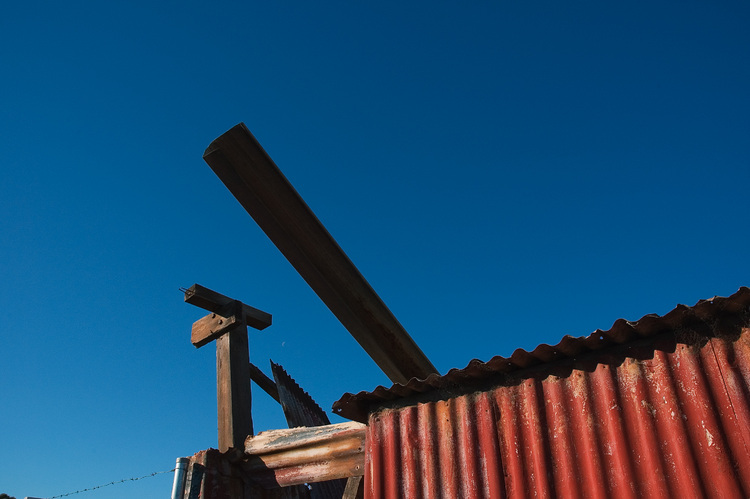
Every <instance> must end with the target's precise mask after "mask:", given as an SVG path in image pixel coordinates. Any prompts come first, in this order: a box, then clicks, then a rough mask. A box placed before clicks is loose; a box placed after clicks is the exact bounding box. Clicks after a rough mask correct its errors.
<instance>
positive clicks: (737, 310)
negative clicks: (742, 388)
mask: <svg viewBox="0 0 750 499" xmlns="http://www.w3.org/2000/svg"><path fill="white" fill-rule="evenodd" d="M748 324H750V288H747V287H744V286H743V287H741V288H740V289H739V290H738V291H737V292H736V293H734V294H733V295H731V296H729V297H713V298H710V299H707V300H700V301H698V303H696V304H695V305H693V306H692V307H688V306H686V305H677V307H675V308H674V309H673V310H672V311H670V312H668V313H667V314H665V315H664V316H659V315H657V314H649V315H646V316H644V317H642V318H641V319H639V320H638V321H634V322H632V321H627V320H624V319H618V320H617V321H615V323H614V324H613V325H612V327H611V328H610V329H609V330H607V331H602V330H599V329H597V330H596V331H594V332H593V333H591V334H590V335H588V336H582V337H573V336H569V335H566V336H564V337H563V338H562V339H561V340H560V342H559V343H558V344H557V345H554V346H551V345H547V344H541V345H539V346H537V347H536V348H535V349H534V350H533V351H531V352H528V351H525V350H523V349H517V350H516V351H515V352H513V354H512V355H511V356H510V357H507V358H506V357H502V356H495V357H493V358H492V359H490V360H489V361H487V362H482V361H480V360H477V359H474V360H472V361H471V362H469V364H468V365H467V366H466V367H465V368H463V369H456V368H454V369H451V370H450V371H448V372H447V373H446V374H444V375H442V376H438V375H431V376H429V377H428V378H426V379H424V380H420V379H417V378H412V379H411V380H409V382H408V383H407V384H406V385H402V384H398V383H397V384H394V385H393V386H391V387H390V388H386V387H384V386H378V387H377V388H375V390H373V391H371V392H366V391H362V392H359V393H357V394H352V393H345V394H344V395H343V396H342V397H341V399H339V400H338V401H337V402H335V403H334V404H333V411H334V412H335V413H336V414H338V415H340V416H343V417H345V418H348V419H352V420H355V421H360V422H366V421H367V414H368V413H369V412H371V411H372V410H376V409H378V408H380V407H383V406H385V405H387V404H388V403H389V402H392V401H395V400H399V399H402V398H406V397H410V396H414V395H420V396H427V395H429V394H431V393H433V392H440V391H443V392H446V391H447V392H452V393H449V395H448V396H455V395H458V394H460V393H466V392H469V391H473V390H475V389H480V390H482V389H487V388H488V387H487V386H481V385H482V384H483V383H486V382H487V381H488V380H489V381H491V382H492V383H494V384H496V385H499V384H501V383H503V380H507V379H508V378H515V379H517V378H518V377H520V376H523V375H528V376H529V377H531V376H533V375H534V372H535V371H538V370H539V369H544V368H550V367H554V366H555V365H558V364H560V363H565V362H566V361H567V362H568V363H569V362H570V361H588V362H594V363H596V362H597V361H604V358H605V357H609V356H610V355H616V356H621V355H622V354H623V348H626V347H629V346H632V347H636V348H637V347H638V346H639V345H642V344H655V343H656V342H659V340H660V337H661V336H664V337H665V338H664V339H665V340H666V343H663V344H662V345H661V348H669V346H670V345H674V340H677V341H679V342H681V343H685V344H693V343H697V342H699V341H701V340H702V339H703V338H706V337H711V336H715V335H716V334H717V333H716V331H736V333H737V334H739V333H740V329H741V327H743V326H747V325H748ZM670 338H671V339H672V341H669V340H670ZM598 357H600V359H597V358H598ZM535 368H536V369H535Z"/></svg>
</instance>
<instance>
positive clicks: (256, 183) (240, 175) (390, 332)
mask: <svg viewBox="0 0 750 499" xmlns="http://www.w3.org/2000/svg"><path fill="white" fill-rule="evenodd" d="M203 159H204V160H205V161H206V163H208V164H209V166H210V167H211V169H212V170H213V171H214V173H216V175H217V176H218V177H219V178H220V179H221V181H222V182H223V183H224V185H226V187H227V188H228V189H229V191H230V192H231V193H232V194H233V195H234V197H235V198H237V200H238V201H239V202H240V204H241V205H242V206H243V207H244V208H245V210H247V212H248V213H249V214H250V216H252V217H253V218H254V219H255V221H256V222H257V223H258V225H259V226H260V227H261V229H263V231H264V232H265V233H266V235H267V236H268V237H269V238H270V239H271V241H273V243H274V244H275V245H276V247H277V248H279V250H280V251H281V253H282V254H283V255H284V256H285V257H286V258H287V260H289V262H290V263H291V264H292V265H293V266H294V268H295V269H296V270H297V272H299V274H300V275H301V276H302V277H303V278H304V279H305V281H307V283H308V284H309V285H310V287H311V288H312V289H313V290H314V291H315V292H316V293H317V295H318V296H319V297H320V298H321V300H323V302H324V303H325V304H326V305H327V306H328V308H329V309H330V310H331V311H332V312H333V314H334V315H335V316H336V317H337V318H338V319H339V321H341V323H342V324H343V325H344V327H346V329H347V330H348V331H349V333H351V335H352V336H353V337H354V338H355V339H356V340H357V341H358V342H359V344H360V345H361V346H362V348H364V350H365V351H366V352H367V353H368V354H369V355H370V357H371V358H372V359H373V360H374V361H375V363H376V364H377V365H378V366H379V367H380V368H381V369H382V370H383V372H384V373H385V374H386V375H387V376H388V377H389V378H390V379H391V381H393V382H395V383H406V382H408V381H409V380H410V379H411V378H420V379H424V378H426V377H427V376H429V375H430V374H433V373H437V369H435V366H433V365H432V363H431V362H430V361H429V359H428V358H427V357H426V356H425V354H424V353H423V352H422V351H421V350H420V349H419V347H418V346H417V344H416V343H415V342H414V340H413V339H412V338H411V337H410V336H409V334H408V333H407V332H406V331H405V330H404V328H403V326H401V324H400V323H399V322H398V320H396V318H395V317H394V316H393V314H392V313H391V311H390V310H389V309H388V307H387V306H386V305H385V304H384V303H383V301H382V300H381V299H380V297H379V296H378V295H377V293H375V291H374V290H373V289H372V287H371V286H370V284H369V283H368V282H367V281H366V280H365V278H364V277H363V276H362V274H361V273H360V272H359V271H358V270H357V268H356V267H355V266H354V264H353V263H352V262H351V260H349V258H348V257H347V256H346V254H345V253H344V251H343V250H342V249H341V248H340V247H339V245H338V244H337V243H336V241H335V240H334V239H333V237H331V235H330V234H329V233H328V231H327V230H326V229H325V227H324V226H323V224H322V223H321V222H320V221H319V220H318V219H317V217H316V216H315V214H314V213H313V212H312V210H310V208H309V207H308V206H307V204H305V202H304V201H303V200H302V198H301V197H300V195H299V194H298V193H297V191H295V190H294V187H292V185H291V184H290V183H289V181H288V180H287V179H286V177H284V175H283V174H282V173H281V171H280V170H279V169H278V167H277V166H276V165H275V164H274V162H273V160H272V159H271V158H270V157H269V156H268V154H267V153H266V152H265V151H264V150H263V148H262V147H261V146H260V144H259V143H258V142H257V140H255V137H253V135H252V134H251V133H250V131H249V130H248V129H247V128H246V127H245V125H244V124H242V123H240V124H239V125H237V126H235V127H234V128H232V129H231V130H229V131H228V132H226V133H224V134H223V135H222V136H220V137H219V138H217V139H216V140H214V141H213V142H212V143H211V145H209V147H208V148H207V149H206V152H205V153H204V155H203Z"/></svg>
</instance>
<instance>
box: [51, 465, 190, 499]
mask: <svg viewBox="0 0 750 499" xmlns="http://www.w3.org/2000/svg"><path fill="white" fill-rule="evenodd" d="M175 469H176V468H172V469H171V470H167V471H155V472H153V473H151V474H149V475H144V476H139V477H134V478H124V479H122V480H115V481H114V482H109V483H105V484H103V485H97V486H96V487H89V488H87V489H81V490H76V491H75V492H67V493H65V494H60V495H59V496H52V497H48V498H47V499H58V498H59V497H68V496H72V495H74V494H80V493H81V492H90V491H92V490H96V489H101V488H103V487H109V486H110V485H117V484H120V483H125V482H135V481H137V480H143V479H144V478H151V477H152V476H156V475H163V474H165V473H172V472H173V471H174V470H175Z"/></svg>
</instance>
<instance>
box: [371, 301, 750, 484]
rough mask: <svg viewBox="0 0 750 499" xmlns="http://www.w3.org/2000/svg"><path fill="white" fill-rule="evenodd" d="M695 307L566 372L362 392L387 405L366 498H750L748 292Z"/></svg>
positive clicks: (377, 418)
mask: <svg viewBox="0 0 750 499" xmlns="http://www.w3.org/2000/svg"><path fill="white" fill-rule="evenodd" d="M722 300H725V301H722ZM702 303H703V302H701V303H699V305H698V306H697V310H691V309H686V308H684V307H683V308H681V309H679V311H680V314H681V317H683V318H687V320H686V322H684V323H680V321H676V320H675V318H674V317H672V318H671V319H669V321H668V322H671V324H669V325H670V327H672V330H673V331H671V332H670V329H669V328H665V327H664V326H665V324H664V323H661V324H660V323H659V320H657V319H656V318H654V317H649V318H648V320H647V321H646V323H645V324H646V325H647V326H648V328H652V329H651V330H652V331H658V332H656V333H655V334H654V335H653V336H651V337H649V336H648V335H636V336H632V337H631V339H630V340H629V341H626V342H624V343H621V344H614V343H613V344H612V345H610V347H612V348H609V349H606V348H603V349H601V350H598V351H596V352H595V353H593V354H591V357H590V358H588V359H584V360H581V361H575V362H569V363H568V364H567V365H568V366H569V367H567V368H565V369H561V368H560V365H559V364H560V363H559V362H557V363H550V365H549V368H548V369H547V370H546V371H545V369H544V367H545V366H544V363H542V364H539V363H534V362H530V361H529V359H528V358H526V359H525V362H526V365H527V366H529V365H530V368H528V367H527V368H526V370H520V369H516V370H514V371H513V373H514V376H513V377H507V378H503V377H499V378H498V377H494V378H492V379H493V380H495V381H497V384H495V385H494V386H489V387H487V388H485V389H484V390H480V391H469V390H467V391H466V393H461V392H459V393H457V394H455V391H456V390H457V388H456V386H457V385H458V383H457V377H458V375H457V374H456V372H454V371H452V372H451V373H449V374H448V375H446V376H444V377H443V378H449V381H451V382H452V387H453V388H452V390H453V391H454V393H453V394H452V393H448V394H447V395H445V394H444V392H441V391H440V390H441V388H442V387H443V386H445V385H443V384H442V383H443V380H440V379H433V380H431V381H430V380H425V382H424V383H422V384H420V385H419V388H420V392H417V393H415V392H413V391H411V389H413V388H415V387H417V385H416V384H413V385H412V386H411V388H410V387H408V386H407V387H403V386H401V387H398V386H396V387H394V388H393V389H392V390H393V391H394V392H398V391H400V390H402V389H403V392H401V393H406V394H407V398H403V399H402V400H403V403H401V404H399V402H398V400H399V399H398V398H397V397H395V396H391V395H394V394H393V393H390V394H388V393H386V394H384V393H383V392H380V393H378V394H365V396H364V398H365V400H367V401H368V402H369V403H372V402H373V401H375V400H380V401H382V402H385V401H388V403H389V406H388V408H382V409H377V408H376V409H374V410H371V411H370V415H369V419H368V426H367V439H366V452H365V470H366V471H365V497H368V498H381V497H387V498H396V497H410V498H421V497H472V498H475V497H476V498H496V497H497V498H500V497H558V496H559V497H618V498H619V497H632V498H635V497H680V498H682V497H714V498H735V497H736V498H741V497H750V329H749V328H748V327H747V323H748V319H749V316H750V293H748V292H747V290H746V289H745V290H741V292H740V293H739V294H738V295H735V296H734V297H731V298H729V299H716V298H715V299H713V300H711V302H710V303H709V304H708V305H709V307H708V308H706V307H705V306H704V305H703V304H702ZM717 305H718V306H719V308H715V307H716V306H717ZM711 310H713V311H714V312H716V314H715V315H712V314H711V313H708V312H710V311H711ZM733 315H734V317H733ZM696 316H700V318H701V322H699V323H697V324H696V323H694V320H695V317H696ZM634 324H635V323H628V327H631V328H633V327H634V328H635V329H636V330H637V328H638V327H639V326H638V324H635V325H634ZM706 324H710V325H709V326H706ZM743 324H744V325H743ZM676 325H680V326H681V327H680V328H679V329H678V328H675V327H674V326H676ZM641 327H645V326H643V324H642V325H641ZM690 328H692V329H690ZM675 331H677V332H675ZM686 331H687V333H688V334H686ZM690 331H693V332H695V334H689V333H690ZM696 331H699V332H700V334H698V332H696ZM618 334H619V333H618ZM669 334H673V335H674V337H675V339H674V340H672V341H666V340H665V335H669ZM615 336H617V335H615ZM566 341H568V343H567V345H566V346H565V348H566V349H569V351H576V352H577V353H576V355H581V351H580V350H577V349H576V347H575V346H573V345H572V344H571V343H570V340H566ZM548 353H549V352H546V353H545V354H548ZM624 353H625V354H624ZM514 355H515V354H514ZM592 359H593V360H592ZM485 367H486V366H485ZM490 371H491V372H490ZM547 371H549V372H547ZM488 372H489V374H488ZM467 374H468V376H467ZM496 374H497V372H496V370H493V369H490V370H489V371H488V370H485V368H484V367H482V366H479V365H476V364H475V365H470V366H469V367H468V368H467V369H466V370H464V372H462V373H461V376H462V377H463V379H464V380H467V379H469V380H473V381H478V380H480V379H481V378H482V376H485V377H487V376H496ZM426 384H427V385H430V386H432V387H434V388H433V389H432V391H430V388H429V387H426V386H425V385H426ZM425 392H426V393H425Z"/></svg>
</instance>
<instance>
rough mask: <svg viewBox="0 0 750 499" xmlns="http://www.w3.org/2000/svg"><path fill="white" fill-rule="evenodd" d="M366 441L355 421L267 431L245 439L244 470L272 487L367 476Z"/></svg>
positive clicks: (257, 480)
mask: <svg viewBox="0 0 750 499" xmlns="http://www.w3.org/2000/svg"><path fill="white" fill-rule="evenodd" d="M364 442H365V425H363V424H361V423H354V422H350V423H341V424H336V425H327V426H317V427H310V428H304V427H303V428H291V429H288V430H272V431H265V432H261V433H259V434H258V435H256V436H254V437H249V438H247V439H246V440H245V454H246V456H247V461H246V463H245V464H244V465H243V469H244V470H245V471H246V472H247V473H248V476H249V477H250V478H252V480H254V481H256V482H258V483H260V484H262V485H263V486H265V487H269V488H272V487H286V486H289V485H299V484H302V483H315V482H322V481H326V480H333V479H337V478H347V477H350V476H358V475H363V474H364V448H365V444H364Z"/></svg>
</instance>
